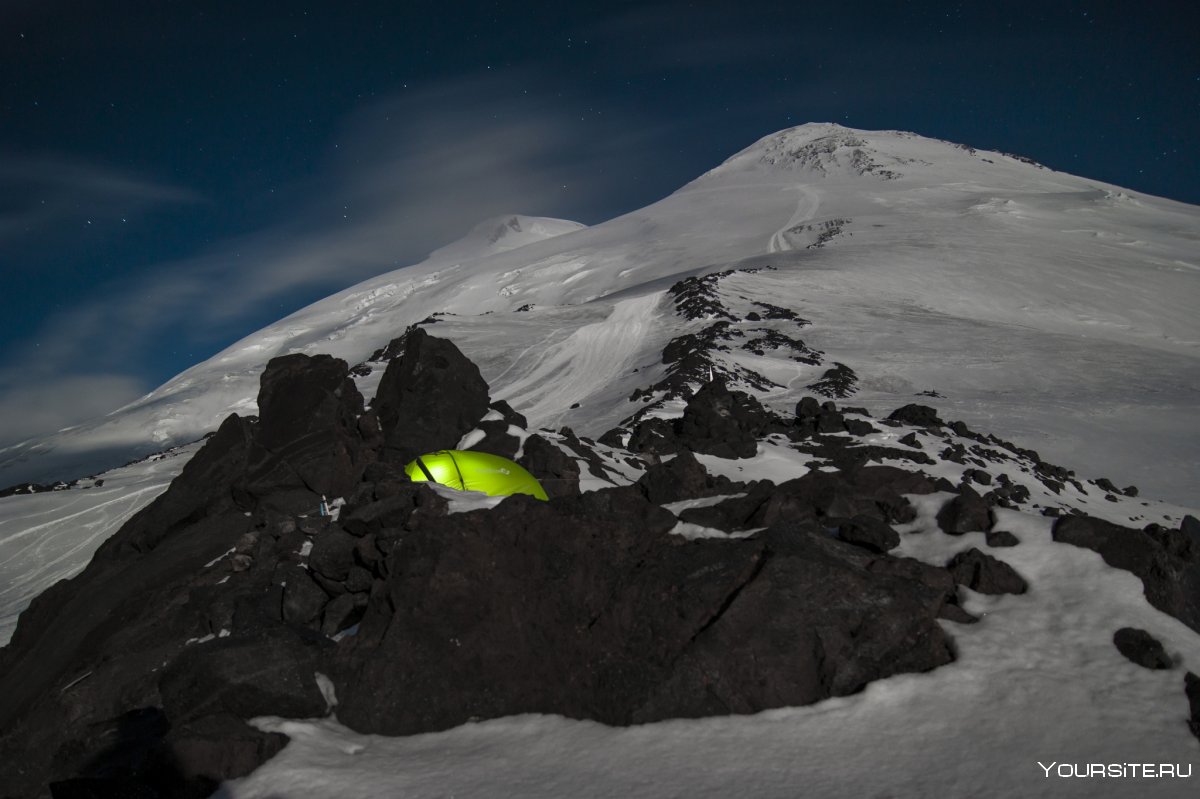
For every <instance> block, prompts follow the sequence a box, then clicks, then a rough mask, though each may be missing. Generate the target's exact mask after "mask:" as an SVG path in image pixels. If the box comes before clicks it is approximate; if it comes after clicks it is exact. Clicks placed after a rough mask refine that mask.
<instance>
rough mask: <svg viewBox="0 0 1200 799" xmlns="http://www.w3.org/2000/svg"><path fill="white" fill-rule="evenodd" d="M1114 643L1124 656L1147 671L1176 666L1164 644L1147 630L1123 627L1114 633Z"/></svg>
mask: <svg viewBox="0 0 1200 799" xmlns="http://www.w3.org/2000/svg"><path fill="white" fill-rule="evenodd" d="M1113 643H1114V644H1115V645H1116V647H1117V650H1118V651H1120V653H1121V654H1122V655H1124V656H1125V657H1127V658H1129V659H1130V660H1131V661H1133V662H1134V663H1136V664H1138V665H1139V666H1142V667H1144V668H1147V669H1169V668H1171V667H1172V666H1174V665H1175V664H1173V663H1172V662H1171V658H1170V656H1169V655H1167V652H1166V650H1165V649H1163V645H1162V643H1161V642H1160V641H1159V640H1158V639H1157V638H1155V637H1154V636H1153V635H1151V634H1150V633H1148V632H1146V631H1145V630H1139V629H1138V628H1136V627H1122V628H1121V629H1119V630H1117V631H1116V632H1115V633H1113Z"/></svg>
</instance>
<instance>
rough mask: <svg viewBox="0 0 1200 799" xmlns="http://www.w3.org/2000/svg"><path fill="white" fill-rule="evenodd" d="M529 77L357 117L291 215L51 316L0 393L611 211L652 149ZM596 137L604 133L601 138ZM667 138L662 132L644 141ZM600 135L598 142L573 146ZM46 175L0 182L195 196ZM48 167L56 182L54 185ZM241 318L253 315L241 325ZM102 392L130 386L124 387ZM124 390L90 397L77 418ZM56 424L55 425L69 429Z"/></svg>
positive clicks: (623, 127) (480, 84)
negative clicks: (482, 231) (494, 226)
mask: <svg viewBox="0 0 1200 799" xmlns="http://www.w3.org/2000/svg"><path fill="white" fill-rule="evenodd" d="M526 78H529V79H530V81H531V85H532V77H531V76H529V75H525V74H524V73H521V72H512V73H509V74H508V75H506V76H504V77H502V78H498V77H492V78H488V79H486V80H484V79H481V80H457V81H453V82H449V83H447V82H443V83H440V84H437V85H430V86H427V87H417V88H415V89H413V90H410V92H409V93H406V94H403V95H399V96H394V97H390V98H386V99H384V100H381V101H379V102H376V103H374V104H372V105H370V106H368V107H364V108H362V109H361V110H359V111H358V112H357V113H356V114H354V115H353V116H351V117H350V118H349V119H347V120H346V121H345V124H344V125H343V126H342V129H341V131H340V134H339V135H338V137H337V138H336V140H335V141H333V142H331V145H330V149H331V150H332V152H333V155H332V157H331V158H330V159H329V161H328V163H327V164H325V166H324V168H323V170H322V171H321V172H320V173H319V174H318V176H317V177H315V178H312V179H310V180H308V181H306V182H304V183H300V184H297V185H294V186H291V187H288V188H287V189H286V191H288V192H289V196H290V197H291V198H294V200H293V207H294V211H293V213H292V215H291V216H290V217H289V218H287V219H286V220H284V221H282V222H279V223H278V224H275V225H274V226H271V227H269V228H266V229H263V230H259V231H257V232H254V233H251V234H248V235H243V236H240V237H237V238H231V239H229V240H225V241H221V242H218V243H216V244H215V245H213V246H212V247H211V248H209V249H207V250H206V251H205V252H203V253H200V254H197V255H196V256H194V257H191V258H187V259H184V260H177V261H171V262H164V263H160V264H157V265H155V266H154V267H153V268H152V269H149V270H143V271H142V272H141V273H139V274H138V275H137V276H136V277H128V278H123V279H122V280H121V281H119V282H116V283H113V284H111V285H109V286H107V287H105V289H104V291H103V292H102V293H101V295H100V296H97V298H96V299H95V300H94V301H89V302H85V303H82V304H76V305H75V306H73V307H71V308H68V309H65V310H62V311H60V312H59V313H57V314H55V315H53V316H52V317H50V318H49V319H48V320H47V321H46V322H45V324H44V325H43V327H42V328H41V329H40V330H39V331H36V332H35V333H34V334H33V335H32V336H31V338H30V340H29V341H27V342H25V343H24V344H22V345H21V346H22V349H23V350H24V352H25V353H26V354H27V357H24V358H21V357H18V358H15V359H11V358H10V363H9V365H8V367H7V368H5V369H3V370H2V371H0V394H2V395H4V396H5V402H6V403H10V404H11V405H12V407H14V408H15V407H19V406H20V405H21V404H22V399H21V398H22V397H24V399H25V400H29V401H33V400H34V398H33V396H32V395H31V394H29V393H22V392H21V391H20V390H19V389H18V386H19V385H20V384H21V381H22V380H25V379H28V376H29V375H36V376H37V377H38V379H39V380H42V381H43V382H47V384H50V383H53V382H54V381H56V380H58V378H59V376H62V375H74V374H76V373H78V372H80V371H85V370H87V371H95V370H99V371H101V372H104V373H106V374H121V373H124V372H129V373H131V374H135V373H136V370H135V369H131V368H130V366H131V365H132V364H134V363H136V360H137V359H138V358H139V357H140V356H141V354H142V353H144V352H146V351H147V349H148V342H152V341H154V340H156V339H160V338H162V337H163V336H165V335H171V336H178V337H180V338H181V341H180V343H181V346H186V345H187V344H188V343H189V342H200V346H201V347H208V348H210V349H211V348H212V347H213V346H215V345H216V346H219V345H220V344H224V343H229V342H231V341H232V340H233V339H235V338H237V337H238V336H241V335H245V334H246V333H249V332H251V331H252V330H253V328H254V327H255V326H257V324H261V316H262V308H264V307H271V308H278V307H279V306H280V304H281V303H282V304H290V305H291V306H292V307H294V303H295V302H296V298H297V297H302V296H304V295H305V292H307V293H308V295H309V296H310V297H311V298H312V299H315V298H316V297H318V296H323V295H324V294H326V293H329V292H331V291H333V290H336V289H338V288H341V287H344V286H348V285H351V284H353V283H355V282H358V281H359V280H362V279H365V278H367V277H369V276H373V275H376V274H379V273H382V272H385V271H388V270H391V269H395V268H397V267H399V266H403V265H405V264H409V263H416V262H418V261H420V260H421V259H422V258H423V257H424V256H425V255H426V254H427V253H428V252H430V251H431V250H433V249H435V248H437V247H440V246H443V245H444V244H446V243H448V242H449V241H452V240H453V239H455V238H458V237H459V236H462V235H463V234H465V233H466V232H467V231H468V230H469V229H470V228H471V227H472V226H473V225H475V224H476V223H477V222H479V221H480V220H482V219H485V218H488V217H491V216H496V215H499V214H507V213H526V214H534V215H551V216H559V217H565V218H575V219H582V220H583V221H591V222H594V221H598V219H599V218H601V217H603V216H605V215H606V214H607V213H608V212H609V211H610V210H611V209H612V208H614V207H615V205H616V203H617V202H618V197H619V196H620V194H619V193H620V191H621V188H622V186H623V184H625V183H627V182H628V181H629V180H630V179H631V177H632V176H633V175H635V174H636V173H637V172H638V171H639V170H640V169H642V168H644V167H645V164H639V163H638V162H637V159H636V157H635V156H634V153H638V152H647V151H649V150H650V149H651V148H646V147H644V145H645V142H644V141H643V140H641V139H639V137H638V136H637V135H631V134H630V133H629V131H630V130H634V129H637V128H638V127H639V126H637V125H634V124H631V122H630V120H623V119H619V118H616V117H614V116H602V115H596V114H589V113H588V112H587V111H586V110H582V109H580V108H577V107H575V106H573V105H572V103H570V102H569V101H565V100H563V99H562V98H561V97H560V96H558V95H557V94H556V93H553V92H550V93H545V92H539V91H536V90H535V91H531V92H530V93H529V94H526V93H524V92H523V91H522V90H521V89H520V86H521V83H522V81H523V80H524V79H526ZM514 98H515V99H514ZM597 129H599V130H601V131H602V132H606V133H608V134H609V135H606V136H600V137H597V136H596V135H595V134H596V132H597ZM585 133H586V134H587V135H586V136H585V135H584V134H585ZM670 133H671V131H669V130H667V129H664V128H662V127H659V128H655V129H653V130H651V131H650V132H648V133H645V134H642V135H650V136H662V137H666V136H668V135H670ZM597 138H599V139H600V140H601V141H603V142H605V143H604V144H601V145H600V146H595V145H592V146H590V147H588V148H585V147H583V146H582V144H581V143H582V142H583V141H584V140H586V141H589V142H594V141H596V140H597ZM46 166H47V165H46V164H41V165H40V168H35V166H34V165H32V164H27V165H25V167H24V168H23V169H22V170H15V169H10V170H9V171H8V173H7V177H5V173H0V182H2V181H4V180H6V179H7V180H17V179H19V177H20V175H22V174H24V175H28V176H30V177H33V176H37V177H38V179H40V180H41V181H42V185H49V183H51V182H53V184H54V185H68V184H69V185H72V186H78V185H80V184H81V183H82V184H86V185H88V186H90V187H94V191H93V190H91V189H89V190H88V191H87V192H85V193H86V194H87V195H88V196H93V195H94V196H97V197H98V196H101V195H102V194H103V193H104V192H103V191H102V187H103V188H104V190H106V191H108V193H109V196H111V195H112V194H113V193H114V192H116V193H118V194H120V195H121V196H124V197H127V198H129V199H130V201H133V200H134V199H140V200H142V201H145V202H147V203H150V202H163V201H184V200H191V199H194V198H193V197H192V195H190V194H189V193H187V192H185V191H179V190H174V189H169V188H165V187H159V186H156V185H154V184H152V183H143V182H139V181H136V180H129V179H122V178H120V177H119V176H116V175H112V174H110V173H106V172H103V171H101V170H95V171H88V170H86V169H84V168H81V167H75V168H74V172H72V171H70V170H68V169H66V168H63V169H61V170H60V171H59V172H58V173H54V172H53V170H48V169H46V168H45V167H46ZM50 174H56V177H55V178H54V180H53V181H49V180H48V178H47V175H50ZM80 178H82V180H79V179H80ZM65 212H66V211H63V210H59V211H57V212H55V213H65ZM24 213H27V214H29V213H35V211H31V210H29V209H25V211H24ZM44 213H45V215H44V216H38V217H36V218H34V219H33V220H26V224H31V223H34V222H38V221H41V222H43V223H44V222H45V221H46V220H47V219H49V215H50V214H51V213H52V212H51V211H46V212H44ZM290 309H291V307H288V308H286V309H285V310H281V311H280V312H279V313H278V314H277V316H283V315H284V313H285V312H286V310H290ZM250 319H258V320H259V321H258V322H257V323H255V324H254V325H250V326H249V327H248V326H247V325H248V320H250ZM186 365H188V364H186V363H184V364H181V365H180V368H183V367H185V366H186ZM133 382H136V381H133ZM63 386H64V388H69V383H64V384H63ZM112 386H113V387H115V388H122V387H123V388H126V389H132V383H129V384H121V383H120V381H115V382H114V383H112ZM142 388H143V387H142V386H138V389H137V390H138V391H140V390H141V389H142ZM51 393H52V392H51ZM119 394H120V391H116V390H114V391H111V392H97V399H98V401H97V402H96V403H92V404H89V405H88V407H87V408H86V413H87V415H92V414H94V412H95V411H96V410H98V409H99V407H101V406H103V405H104V400H106V399H107V398H108V397H114V398H115V397H117V396H118V395H119ZM13 398H16V399H13ZM130 398H131V397H124V398H122V400H121V401H124V400H126V399H130ZM68 405H69V403H68ZM113 407H115V405H114V406H113ZM111 409H112V408H111V407H109V408H106V410H111ZM49 415H51V414H49V413H48V416H49ZM67 415H69V414H66V413H65V412H64V415H62V416H61V418H62V419H66V420H67V422H70V421H73V420H70V419H67ZM55 418H60V417H58V416H56V417H55ZM81 418H83V416H82V415H81V416H80V417H78V418H77V419H75V420H74V421H78V419H81ZM56 424H57V422H56ZM3 438H4V431H3V430H0V440H3Z"/></svg>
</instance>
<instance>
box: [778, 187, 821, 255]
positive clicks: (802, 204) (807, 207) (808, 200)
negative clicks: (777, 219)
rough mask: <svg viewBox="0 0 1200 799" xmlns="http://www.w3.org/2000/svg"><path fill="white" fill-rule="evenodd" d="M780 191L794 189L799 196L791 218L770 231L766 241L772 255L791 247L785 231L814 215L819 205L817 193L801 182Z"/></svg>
mask: <svg viewBox="0 0 1200 799" xmlns="http://www.w3.org/2000/svg"><path fill="white" fill-rule="evenodd" d="M782 191H794V192H796V193H797V194H798V195H799V196H797V197H796V210H795V211H794V212H793V213H792V218H791V219H789V220H788V221H787V224H785V225H784V226H783V227H781V228H779V230H777V231H775V232H774V233H772V234H771V238H770V239H769V240H768V241H767V253H769V254H772V255H773V254H775V253H780V252H787V251H788V250H791V249H793V248H792V245H791V243H790V242H789V241H788V240H787V232H788V231H789V230H791V229H792V228H794V227H795V226H796V225H798V224H800V223H801V222H807V221H808V220H810V219H812V218H813V217H814V216H816V214H817V209H818V208H820V207H821V201H820V199H819V198H818V197H817V193H816V192H815V191H814V190H812V189H810V188H808V187H807V186H805V185H804V184H802V183H797V184H796V185H795V186H789V187H788V188H786V189H782Z"/></svg>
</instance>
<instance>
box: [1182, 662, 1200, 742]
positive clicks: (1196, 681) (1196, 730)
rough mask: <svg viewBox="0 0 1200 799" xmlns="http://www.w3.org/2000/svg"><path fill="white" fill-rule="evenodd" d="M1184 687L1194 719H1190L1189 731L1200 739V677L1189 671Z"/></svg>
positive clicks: (1185, 677) (1184, 680)
mask: <svg viewBox="0 0 1200 799" xmlns="http://www.w3.org/2000/svg"><path fill="white" fill-rule="evenodd" d="M1183 686H1184V691H1185V692H1186V694H1187V698H1188V705H1189V709H1190V710H1191V713H1192V717H1191V718H1190V719H1188V729H1190V730H1191V731H1192V735H1195V736H1196V737H1197V738H1200V677H1197V676H1196V675H1195V674H1192V673H1191V672H1190V671H1189V672H1188V673H1187V674H1186V675H1184V678H1183Z"/></svg>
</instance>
